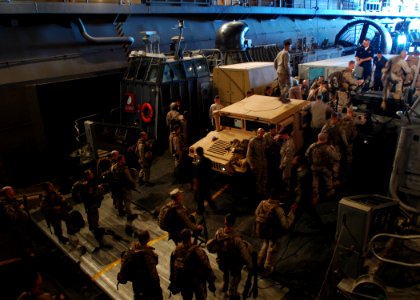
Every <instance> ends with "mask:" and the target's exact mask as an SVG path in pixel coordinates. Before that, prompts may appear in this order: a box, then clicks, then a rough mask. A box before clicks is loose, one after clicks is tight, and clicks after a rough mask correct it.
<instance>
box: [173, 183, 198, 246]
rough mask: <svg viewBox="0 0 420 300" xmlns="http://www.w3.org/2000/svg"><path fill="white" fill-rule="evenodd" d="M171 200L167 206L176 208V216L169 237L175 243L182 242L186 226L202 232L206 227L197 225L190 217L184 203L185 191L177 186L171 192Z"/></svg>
mask: <svg viewBox="0 0 420 300" xmlns="http://www.w3.org/2000/svg"><path fill="white" fill-rule="evenodd" d="M169 196H170V197H171V200H170V201H169V203H167V204H166V205H167V206H172V207H174V208H175V216H174V217H173V219H172V222H173V225H172V228H171V230H169V231H168V233H169V239H170V240H173V241H174V243H175V245H176V244H178V243H180V242H181V231H182V230H183V229H184V228H188V229H190V230H192V231H194V232H195V233H199V232H201V231H202V230H203V229H204V227H203V226H202V225H196V224H195V223H194V222H193V221H192V219H191V218H190V214H189V213H188V209H187V208H186V207H185V206H184V205H183V204H182V202H183V201H184V192H183V191H182V190H181V189H179V188H175V189H173V190H172V191H171V192H170V193H169Z"/></svg>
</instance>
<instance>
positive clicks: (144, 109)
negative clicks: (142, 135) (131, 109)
mask: <svg viewBox="0 0 420 300" xmlns="http://www.w3.org/2000/svg"><path fill="white" fill-rule="evenodd" d="M140 117H141V120H142V121H143V122H144V123H150V122H151V121H152V118H153V106H152V105H151V104H150V103H149V102H145V103H143V104H142V106H141V108H140Z"/></svg>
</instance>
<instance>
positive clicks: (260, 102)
mask: <svg viewBox="0 0 420 300" xmlns="http://www.w3.org/2000/svg"><path fill="white" fill-rule="evenodd" d="M307 104H308V101H305V100H294V99H292V100H291V101H290V102H289V103H282V102H281V101H279V100H278V98H277V97H268V96H261V95H253V96H250V97H248V98H245V99H243V100H241V101H239V102H236V103H234V104H232V105H229V106H227V107H225V108H222V109H221V110H218V111H216V112H214V114H213V117H214V119H215V124H216V130H215V131H211V132H209V133H208V134H207V136H206V137H204V138H203V139H201V140H199V141H198V142H196V143H195V144H193V145H192V146H191V147H190V148H189V156H190V157H193V158H194V157H195V155H196V154H195V149H196V148H197V147H203V149H204V154H205V156H206V157H208V158H209V159H210V160H211V161H212V163H213V170H215V171H217V172H220V173H224V174H228V175H233V174H235V173H237V172H240V173H245V172H246V169H247V164H246V151H247V147H248V142H249V140H250V139H251V138H252V137H254V136H256V130H257V129H258V128H264V129H266V130H267V128H268V127H269V125H270V124H274V125H276V127H277V131H280V130H281V128H284V127H286V126H292V127H293V131H294V134H293V138H294V139H295V145H296V149H299V148H300V147H302V144H303V137H302V125H303V124H302V122H303V118H302V108H303V107H304V106H305V105H307Z"/></svg>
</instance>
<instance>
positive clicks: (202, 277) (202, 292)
mask: <svg viewBox="0 0 420 300" xmlns="http://www.w3.org/2000/svg"><path fill="white" fill-rule="evenodd" d="M181 240H182V243H180V244H178V245H177V247H176V249H175V250H174V251H173V252H172V254H171V263H170V271H171V273H170V278H169V279H170V282H171V283H170V285H169V288H168V289H169V291H170V292H171V293H172V294H178V293H179V292H181V294H182V297H183V299H184V300H190V299H193V296H194V295H195V299H197V300H205V299H206V298H207V287H206V283H208V288H209V290H210V291H211V292H213V293H214V292H215V291H216V286H215V285H214V282H215V280H216V276H215V275H214V273H213V270H212V268H211V266H210V261H209V258H208V257H207V254H206V253H205V252H204V250H203V249H201V248H200V247H199V246H198V245H194V244H192V242H191V231H190V230H189V229H187V228H185V229H183V230H182V231H181Z"/></svg>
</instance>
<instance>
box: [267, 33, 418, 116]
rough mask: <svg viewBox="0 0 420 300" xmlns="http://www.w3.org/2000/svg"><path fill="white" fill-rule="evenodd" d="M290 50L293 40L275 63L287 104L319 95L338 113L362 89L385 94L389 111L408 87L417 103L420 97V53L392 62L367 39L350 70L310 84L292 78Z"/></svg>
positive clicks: (281, 93) (384, 99)
mask: <svg viewBox="0 0 420 300" xmlns="http://www.w3.org/2000/svg"><path fill="white" fill-rule="evenodd" d="M290 48H291V43H290V41H285V42H284V49H283V50H282V51H281V52H279V54H278V55H277V57H276V59H275V61H274V68H275V69H276V71H277V76H278V77H277V85H278V88H279V90H280V100H281V101H283V102H284V101H286V102H287V100H288V99H292V98H293V99H304V100H309V101H314V100H315V99H316V97H317V96H321V97H322V99H323V101H324V102H328V103H330V105H331V106H332V107H333V108H334V109H335V110H336V111H341V109H342V108H343V107H345V106H348V105H349V104H350V97H349V93H350V92H351V91H355V90H357V89H360V91H361V92H367V91H368V90H370V89H372V90H374V91H383V101H382V103H381V107H382V108H383V109H384V110H385V109H386V107H387V106H386V104H387V102H388V101H389V100H394V101H397V102H399V101H400V100H401V99H403V98H404V97H403V95H405V91H406V88H407V87H411V90H412V91H414V92H413V94H414V100H415V99H416V98H417V97H418V95H420V77H419V76H418V72H419V71H418V65H419V52H418V51H414V52H413V54H412V55H410V56H408V55H407V51H406V50H402V51H401V52H400V53H399V55H396V56H394V57H392V58H390V59H389V60H388V59H387V58H386V57H385V56H383V54H382V51H381V50H377V51H376V52H375V51H374V50H373V48H372V46H371V45H370V40H369V39H367V38H366V39H364V40H363V44H362V45H361V46H360V47H358V49H357V51H356V55H355V60H351V61H349V63H348V66H347V68H346V69H344V70H342V71H338V72H334V73H332V74H330V75H329V77H328V78H324V76H320V77H319V78H318V79H316V80H315V81H314V82H313V83H312V84H311V85H309V83H308V81H307V80H302V81H301V82H300V83H298V82H297V80H296V79H293V78H292V72H291V67H290V56H289V50H290ZM355 71H356V72H355ZM355 73H357V74H355ZM355 75H356V76H355ZM414 100H411V101H414ZM410 104H412V103H410Z"/></svg>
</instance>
